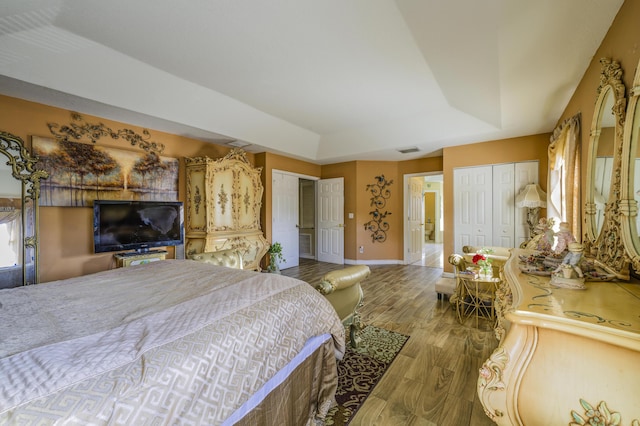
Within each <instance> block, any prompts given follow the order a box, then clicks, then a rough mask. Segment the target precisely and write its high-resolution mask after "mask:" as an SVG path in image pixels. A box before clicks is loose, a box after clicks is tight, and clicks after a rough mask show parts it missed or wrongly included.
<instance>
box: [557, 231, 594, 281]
mask: <svg viewBox="0 0 640 426" xmlns="http://www.w3.org/2000/svg"><path fill="white" fill-rule="evenodd" d="M569 235H570V233H569ZM568 248H569V251H568V253H567V254H566V255H565V256H564V259H562V263H561V264H560V265H559V266H558V267H557V268H556V269H555V270H554V271H553V273H552V274H551V281H550V282H549V283H550V284H551V285H552V286H554V287H561V288H569V289H574V290H583V289H585V288H586V287H585V285H584V281H585V280H584V274H583V273H582V268H581V267H580V260H581V259H582V250H583V247H582V244H580V243H578V242H576V241H573V242H570V243H569V244H568ZM556 250H557V249H556ZM574 273H575V274H574ZM575 275H577V276H575Z"/></svg>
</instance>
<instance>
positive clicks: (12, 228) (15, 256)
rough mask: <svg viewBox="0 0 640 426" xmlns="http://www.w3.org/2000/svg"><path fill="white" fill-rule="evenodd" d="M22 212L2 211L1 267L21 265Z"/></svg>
mask: <svg viewBox="0 0 640 426" xmlns="http://www.w3.org/2000/svg"><path fill="white" fill-rule="evenodd" d="M20 212H21V210H20V209H17V208H13V207H11V208H7V207H5V208H4V209H2V210H0V253H1V254H2V256H1V258H0V267H6V266H13V265H16V264H18V263H20V256H21V247H22V245H21V241H20V240H21V228H22V227H21V219H22V216H21V214H20Z"/></svg>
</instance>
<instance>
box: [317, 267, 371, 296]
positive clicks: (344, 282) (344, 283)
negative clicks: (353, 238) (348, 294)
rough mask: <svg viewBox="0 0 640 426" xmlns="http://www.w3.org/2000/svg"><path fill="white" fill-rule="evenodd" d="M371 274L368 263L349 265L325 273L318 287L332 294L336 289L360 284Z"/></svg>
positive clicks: (321, 290)
mask: <svg viewBox="0 0 640 426" xmlns="http://www.w3.org/2000/svg"><path fill="white" fill-rule="evenodd" d="M370 274H371V270H370V269H369V267H368V266H367V265H355V266H349V267H347V268H344V269H339V270H337V271H331V272H328V273H327V274H325V275H324V276H323V277H322V279H321V281H320V284H318V285H317V286H316V289H317V290H318V291H319V292H320V293H322V294H324V295H327V294H331V293H333V292H334V291H338V290H342V289H345V288H348V287H351V286H353V285H355V284H358V283H359V282H360V281H362V280H364V279H365V278H367V277H368V276H369V275H370Z"/></svg>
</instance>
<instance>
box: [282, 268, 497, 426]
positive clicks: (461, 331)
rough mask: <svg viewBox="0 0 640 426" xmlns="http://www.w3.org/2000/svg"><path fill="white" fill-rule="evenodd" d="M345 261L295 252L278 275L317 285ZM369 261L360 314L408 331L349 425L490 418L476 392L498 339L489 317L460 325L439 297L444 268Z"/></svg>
mask: <svg viewBox="0 0 640 426" xmlns="http://www.w3.org/2000/svg"><path fill="white" fill-rule="evenodd" d="M346 266H347V265H333V264H326V263H320V262H315V261H312V260H307V259H300V266H298V267H294V268H289V269H285V270H283V271H282V274H283V275H287V276H292V277H296V278H299V279H302V280H304V281H307V282H309V283H310V284H315V283H317V282H319V281H320V278H321V277H322V275H323V274H325V273H327V272H328V271H331V270H335V269H342V268H344V267H346ZM370 268H371V272H372V274H371V276H370V277H369V278H368V279H367V280H366V281H365V282H364V283H363V286H362V287H363V291H364V306H363V308H362V309H361V310H360V312H361V314H362V319H363V321H364V322H365V324H372V325H375V326H378V327H383V328H386V329H388V330H393V331H397V332H399V333H403V334H406V335H409V336H411V338H410V339H409V341H408V342H407V344H406V345H405V346H404V348H403V349H402V351H401V352H400V354H398V357H397V358H396V359H395V360H394V362H393V364H392V365H391V367H390V368H389V370H388V371H387V373H386V374H385V375H384V377H383V378H382V380H381V381H380V383H379V384H378V385H377V386H376V388H375V389H374V391H373V392H372V394H371V395H370V396H369V398H367V400H366V401H365V403H364V405H363V406H362V408H361V409H360V410H359V411H358V413H357V414H356V416H355V417H354V419H353V420H352V422H351V423H350V425H351V426H358V425H382V426H386V425H390V426H391V425H393V426H397V425H438V426H440V425H442V426H466V425H472V426H483V425H492V424H493V423H492V422H491V421H490V420H489V418H488V417H487V416H486V415H485V414H484V411H483V409H482V405H481V404H480V402H479V401H478V396H477V394H476V382H477V379H478V369H479V368H480V366H481V365H482V363H484V361H485V360H486V359H487V358H488V357H489V355H490V354H491V353H492V352H493V350H494V349H495V348H496V347H497V345H498V342H497V340H496V339H495V337H494V335H493V330H492V329H491V325H490V324H489V322H488V321H486V320H480V323H479V326H478V328H476V327H475V326H474V323H473V321H471V320H468V321H466V322H465V323H464V324H460V323H459V322H458V321H457V319H456V315H455V312H454V311H453V310H452V309H451V306H450V304H449V302H448V301H447V300H444V301H438V300H437V298H436V293H435V290H434V284H435V282H436V280H437V279H438V278H439V277H440V276H441V275H442V268H437V267H426V266H421V265H420V264H417V265H406V266H403V265H389V266H387V265H384V266H383V265H372V266H370Z"/></svg>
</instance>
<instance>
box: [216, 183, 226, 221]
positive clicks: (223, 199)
mask: <svg viewBox="0 0 640 426" xmlns="http://www.w3.org/2000/svg"><path fill="white" fill-rule="evenodd" d="M227 201H229V194H227V193H226V192H225V190H224V183H223V184H222V185H220V192H219V193H218V204H220V208H221V211H222V214H224V212H225V210H226V207H227Z"/></svg>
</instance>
